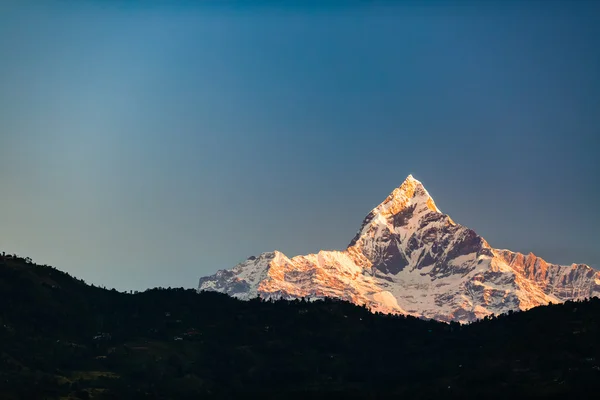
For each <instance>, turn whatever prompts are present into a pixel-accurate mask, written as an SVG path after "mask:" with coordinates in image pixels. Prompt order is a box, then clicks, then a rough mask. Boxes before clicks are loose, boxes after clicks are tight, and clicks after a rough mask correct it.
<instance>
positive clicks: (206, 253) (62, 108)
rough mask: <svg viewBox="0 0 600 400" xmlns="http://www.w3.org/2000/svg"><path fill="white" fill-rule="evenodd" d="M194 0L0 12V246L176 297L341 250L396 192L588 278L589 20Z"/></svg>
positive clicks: (593, 172) (42, 4) (592, 253)
mask: <svg viewBox="0 0 600 400" xmlns="http://www.w3.org/2000/svg"><path fill="white" fill-rule="evenodd" d="M144 3H145V4H144ZM198 3H199V2H183V1H179V2H178V1H173V2H134V1H125V2H117V1H114V2H110V1H108V2H106V1H39V2H35V1H12V2H11V1H8V2H4V3H2V5H1V6H0V54H1V55H2V57H1V62H0V87H1V88H2V90H0V184H1V187H2V189H1V192H0V193H2V196H1V197H0V248H1V249H2V250H5V251H8V252H11V253H12V252H16V253H19V254H21V255H24V256H30V257H32V258H33V259H34V260H35V261H38V262H40V263H48V264H51V265H53V266H56V267H57V268H60V269H63V270H66V271H68V272H70V273H73V274H75V275H77V276H79V277H82V278H83V279H85V280H86V281H88V282H92V283H95V284H100V285H106V286H109V287H116V288H118V289H143V288H146V287H154V286H165V287H166V286H185V287H194V286H195V285H196V282H197V279H198V278H199V277H200V276H201V275H205V274H209V273H212V272H214V271H216V270H217V269H221V268H229V267H231V266H233V265H235V264H236V263H237V262H239V261H241V260H243V259H245V258H246V257H248V256H250V255H256V254H258V253H261V252H263V251H271V250H274V249H278V250H281V251H283V252H284V253H286V254H287V255H289V256H293V255H297V254H304V253H308V252H314V251H317V250H319V249H321V248H324V249H340V248H344V247H345V246H346V245H347V244H348V242H349V241H350V239H351V238H352V237H353V235H354V233H355V232H356V230H357V229H358V228H359V226H360V223H361V221H362V218H363V217H364V216H365V215H366V214H367V213H368V212H369V211H370V209H371V208H373V207H374V206H376V205H377V204H378V203H379V202H381V201H382V200H383V199H384V198H385V197H386V196H387V194H388V193H389V192H391V191H392V190H393V189H394V188H395V187H397V186H398V185H400V184H401V183H402V181H403V180H404V178H405V177H406V176H407V175H408V174H413V175H414V176H415V177H416V178H417V179H419V180H421V181H422V182H423V183H424V184H425V187H426V188H427V189H428V190H429V192H430V194H431V195H432V196H433V198H434V199H435V201H436V203H437V205H438V207H439V208H440V209H441V210H442V211H444V212H446V213H448V214H449V215H451V216H452V218H453V219H454V220H455V221H457V222H459V223H462V224H464V225H466V226H469V227H470V228H473V229H474V230H476V231H477V232H478V233H479V234H481V235H482V236H484V237H485V238H486V239H487V240H488V242H489V243H490V244H491V245H492V246H494V247H499V248H509V249H512V250H517V251H526V252H528V251H533V252H534V253H535V254H537V255H540V256H542V257H544V258H546V259H547V260H548V261H551V262H559V263H571V262H581V263H587V264H590V265H592V266H594V267H596V268H600V250H599V246H598V244H599V243H600V228H599V226H600V212H598V210H597V204H598V203H599V199H600V162H599V161H598V160H599V158H598V150H600V139H599V137H600V113H599V112H598V110H599V105H600V24H598V23H597V21H598V18H599V16H600V7H599V6H598V3H596V2H592V1H589V2H586V1H581V2H572V3H570V2H534V1H532V2H527V1H523V2H491V1H490V2H485V3H484V5H482V4H481V3H476V2H465V1H463V2H451V1H445V2H442V1H439V2H430V3H427V5H425V6H423V5H419V4H417V2H381V3H378V2H371V3H368V4H367V5H365V3H362V5H361V4H359V3H358V2H357V3H354V2H347V3H345V4H346V5H344V6H342V5H340V4H341V3H340V2H337V3H333V2H289V3H285V4H286V5H285V6H284V5H281V4H277V3H276V2H229V3H227V5H225V6H219V5H217V3H216V2H204V3H203V5H202V6H200V5H198ZM507 3H508V4H507Z"/></svg>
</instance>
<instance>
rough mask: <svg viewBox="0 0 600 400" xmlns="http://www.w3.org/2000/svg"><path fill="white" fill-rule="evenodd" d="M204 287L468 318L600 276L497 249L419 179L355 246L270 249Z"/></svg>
mask: <svg viewBox="0 0 600 400" xmlns="http://www.w3.org/2000/svg"><path fill="white" fill-rule="evenodd" d="M198 290H215V291H219V292H224V293H227V294H230V295H232V296H235V297H237V298H240V299H249V298H252V297H257V296H260V297H263V298H300V297H306V298H311V299H316V298H322V297H335V298H341V299H344V300H347V301H351V302H353V303H355V304H360V305H363V304H364V305H367V306H368V307H369V308H370V309H371V310H373V311H382V312H388V313H400V314H410V315H415V316H420V317H425V318H434V319H438V320H443V321H450V320H454V321H460V322H468V321H473V320H474V319H477V318H481V317H483V316H485V315H489V314H499V313H503V312H506V311H509V310H524V309H528V308H531V307H534V306H537V305H542V304H548V303H549V302H560V301H565V300H568V299H578V298H585V297H591V296H595V295H599V294H600V273H599V272H597V271H595V270H593V269H592V268H591V267H589V266H586V265H583V264H573V265H572V266H568V267H567V266H559V265H555V264H550V263H547V262H545V261H544V260H542V259H541V258H539V257H536V256H535V255H533V254H532V253H531V254H529V255H523V254H520V253H513V252H511V251H508V250H496V249H493V248H492V247H491V246H490V245H489V244H488V243H487V242H486V241H485V240H484V239H483V238H482V237H481V236H479V235H477V233H475V232H474V231H473V230H471V229H469V228H467V227H464V226H462V225H460V224H457V223H455V222H454V221H453V220H452V219H451V218H450V217H449V216H448V215H446V214H443V213H442V212H441V211H440V210H439V208H438V207H437V206H436V204H435V202H434V201H433V199H432V198H431V196H430V195H429V193H428V192H427V190H426V189H425V187H424V186H423V184H422V183H421V182H419V181H418V180H416V179H415V178H414V177H413V176H412V175H409V176H408V177H407V178H406V180H405V181H404V182H403V183H402V184H401V185H400V186H399V187H398V188H396V189H394V190H393V191H392V192H391V193H390V195H389V196H388V197H387V198H386V199H385V200H384V201H383V202H382V203H381V204H379V205H378V206H377V207H375V208H374V209H373V210H371V212H370V213H369V214H368V215H367V216H366V218H365V219H364V220H363V223H362V226H361V228H360V229H359V231H358V233H357V234H356V236H355V237H354V239H352V241H351V242H350V244H349V245H348V247H347V248H346V249H345V250H343V251H320V252H319V253H317V254H308V255H305V256H296V257H293V258H288V257H287V256H285V255H284V254H283V253H280V252H277V251H275V252H271V253H263V254H261V255H260V256H258V257H250V258H249V259H248V260H246V261H244V262H243V263H241V264H238V265H237V266H235V267H234V268H232V269H230V270H221V271H218V272H217V273H216V274H215V275H212V276H209V277H204V278H201V279H200V282H199V286H198Z"/></svg>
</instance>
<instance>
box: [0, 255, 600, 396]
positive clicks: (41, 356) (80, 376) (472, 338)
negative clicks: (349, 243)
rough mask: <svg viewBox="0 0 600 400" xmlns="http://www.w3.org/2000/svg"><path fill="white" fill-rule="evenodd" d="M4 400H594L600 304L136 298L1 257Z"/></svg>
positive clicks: (171, 293) (172, 292)
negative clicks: (465, 318) (487, 315)
mask: <svg viewBox="0 0 600 400" xmlns="http://www.w3.org/2000/svg"><path fill="white" fill-rule="evenodd" d="M0 296H1V297H0V299H1V302H0V399H192V398H194V399H197V398H203V397H207V396H210V397H221V398H237V397H242V396H244V397H250V398H254V397H256V396H260V397H261V398H280V397H281V396H282V395H286V396H287V397H294V398H295V397H300V396H306V395H317V396H320V395H323V394H327V395H328V397H332V396H333V397H337V396H340V397H342V396H343V397H351V398H377V397H385V398H387V397H390V396H395V397H402V398H471V397H480V398H505V397H506V396H507V395H514V396H518V397H522V396H527V397H530V398H531V397H533V398H535V397H538V398H592V397H594V398H595V397H596V394H597V391H598V390H599V389H600V352H599V350H598V340H599V339H600V335H599V333H600V332H599V330H598V327H599V318H600V300H598V299H596V298H594V299H591V300H588V301H584V302H578V303H574V302H568V303H566V304H561V305H552V306H548V307H539V308H535V309H532V310H530V311H527V312H521V313H514V314H511V315H503V316H499V317H496V318H492V319H486V320H483V321H479V322H476V323H473V324H471V325H468V326H465V325H463V326H461V325H458V324H450V325H448V324H443V323H439V322H434V321H424V320H419V319H415V318H404V317H392V316H386V315H376V314H371V313H370V312H368V311H367V310H366V309H364V308H360V307H356V306H354V305H351V304H348V303H345V302H340V301H333V300H329V301H322V302H314V303H308V302H304V301H294V302H286V301H279V302H274V303H271V302H262V301H259V300H253V301H248V302H241V301H237V300H235V299H232V298H230V297H228V296H225V295H222V294H218V293H200V294H198V293H196V292H195V291H194V290H184V289H152V290H147V291H145V292H142V293H135V294H131V293H129V294H126V293H119V292H117V291H114V290H112V291H110V290H105V289H102V288H98V287H93V286H89V285H87V284H85V283H84V282H83V281H80V280H77V279H75V278H73V277H71V276H69V275H68V274H66V273H64V272H61V271H59V270H57V269H54V268H52V267H48V266H39V265H36V264H34V263H32V262H31V260H28V259H23V258H20V257H16V256H6V255H3V256H0Z"/></svg>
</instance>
